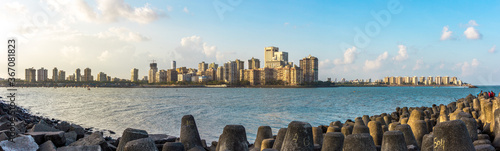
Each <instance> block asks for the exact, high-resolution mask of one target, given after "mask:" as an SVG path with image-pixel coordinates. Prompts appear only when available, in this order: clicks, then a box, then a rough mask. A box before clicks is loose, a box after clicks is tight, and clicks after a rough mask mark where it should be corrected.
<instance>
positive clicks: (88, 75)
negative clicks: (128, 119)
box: [25, 67, 126, 82]
mask: <svg viewBox="0 0 500 151" xmlns="http://www.w3.org/2000/svg"><path fill="white" fill-rule="evenodd" d="M37 81H38V82H49V81H50V82H63V81H75V82H92V81H94V76H93V75H92V70H91V69H90V68H85V69H84V70H83V75H82V73H81V70H80V68H77V69H76V70H75V73H74V74H71V75H69V76H68V77H66V72H65V71H64V70H58V69H57V67H55V68H54V69H52V78H48V70H47V69H44V68H43V67H42V68H40V69H38V70H37V69H35V68H28V69H26V70H25V82H37ZM95 81H101V82H107V81H114V82H118V81H126V80H125V79H119V78H116V77H115V78H111V76H108V75H107V74H105V73H104V72H99V73H98V74H97V79H96V80H95Z"/></svg>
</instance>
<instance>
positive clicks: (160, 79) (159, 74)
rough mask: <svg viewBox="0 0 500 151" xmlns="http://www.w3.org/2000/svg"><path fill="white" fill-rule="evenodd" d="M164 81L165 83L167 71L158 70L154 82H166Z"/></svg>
mask: <svg viewBox="0 0 500 151" xmlns="http://www.w3.org/2000/svg"><path fill="white" fill-rule="evenodd" d="M172 70H173V69H172ZM166 81H167V71H166V70H159V71H158V72H156V80H155V82H156V83H160V82H166Z"/></svg>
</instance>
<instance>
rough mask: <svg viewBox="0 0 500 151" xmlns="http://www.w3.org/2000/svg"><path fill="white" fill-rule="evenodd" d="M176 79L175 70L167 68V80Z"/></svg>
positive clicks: (172, 80)
mask: <svg viewBox="0 0 500 151" xmlns="http://www.w3.org/2000/svg"><path fill="white" fill-rule="evenodd" d="M175 81H177V71H175V70H174V69H168V70H167V82H175Z"/></svg>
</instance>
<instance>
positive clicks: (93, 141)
mask: <svg viewBox="0 0 500 151" xmlns="http://www.w3.org/2000/svg"><path fill="white" fill-rule="evenodd" d="M92 145H99V146H100V148H101V149H102V150H103V151H109V150H111V149H110V148H109V147H108V143H107V142H106V140H104V138H103V137H102V134H101V132H94V133H92V134H91V135H89V136H87V137H84V138H82V139H79V140H78V141H76V142H74V143H71V144H69V146H92Z"/></svg>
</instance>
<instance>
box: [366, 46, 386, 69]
mask: <svg viewBox="0 0 500 151" xmlns="http://www.w3.org/2000/svg"><path fill="white" fill-rule="evenodd" d="M388 56H389V53H388V52H387V51H386V52H384V53H382V54H380V55H379V56H378V57H377V59H376V60H366V61H365V66H364V67H363V69H365V70H376V69H379V68H380V67H381V66H382V61H384V60H386V59H387V57H388Z"/></svg>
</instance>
